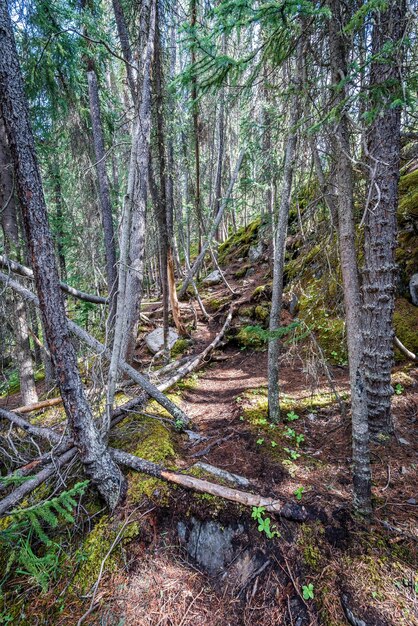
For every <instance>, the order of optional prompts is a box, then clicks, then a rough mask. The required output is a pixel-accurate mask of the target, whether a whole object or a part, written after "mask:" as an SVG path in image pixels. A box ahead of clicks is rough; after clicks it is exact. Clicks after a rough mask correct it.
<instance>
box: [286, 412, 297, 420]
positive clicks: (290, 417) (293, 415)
mask: <svg viewBox="0 0 418 626" xmlns="http://www.w3.org/2000/svg"><path fill="white" fill-rule="evenodd" d="M286 419H287V421H288V422H294V421H295V420H298V419H299V415H297V414H296V413H295V412H294V411H290V413H287V414H286Z"/></svg>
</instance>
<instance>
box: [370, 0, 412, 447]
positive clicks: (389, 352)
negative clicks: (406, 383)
mask: <svg viewBox="0 0 418 626" xmlns="http://www.w3.org/2000/svg"><path fill="white" fill-rule="evenodd" d="M405 12H406V6H405V2H404V1H403V0H401V1H399V2H390V3H389V4H388V7H387V9H386V10H385V11H381V12H378V13H376V15H375V22H374V26H373V35H372V54H373V56H374V59H373V61H372V64H371V69H370V88H369V93H370V107H371V108H372V109H373V110H376V109H377V112H376V113H375V119H374V121H373V123H372V124H371V126H370V128H369V130H368V133H367V149H368V159H367V161H368V168H369V191H368V197H367V206H366V218H365V231H364V269H363V300H364V325H363V342H364V365H365V375H366V389H367V407H368V412H369V426H370V432H371V434H372V435H373V437H375V438H376V437H378V436H379V435H380V436H381V435H389V434H390V433H391V432H392V431H393V425H392V417H391V396H392V394H393V388H392V386H391V382H390V377H391V372H392V365H393V340H394V330H393V311H394V308H395V291H396V276H397V268H396V262H395V251H396V245H397V243H396V234H397V206H398V180H399V157H400V125H401V107H400V106H393V104H392V103H393V102H394V101H395V99H396V98H398V99H399V98H400V99H402V98H403V94H402V85H401V81H402V78H401V74H400V71H401V70H400V68H401V67H402V48H399V47H397V46H399V44H400V40H401V38H402V36H403V33H404V29H405ZM388 44H390V45H391V46H395V48H394V50H395V52H394V51H393V49H392V51H391V52H386V53H385V52H384V51H383V50H384V48H385V47H387V46H388Z"/></svg>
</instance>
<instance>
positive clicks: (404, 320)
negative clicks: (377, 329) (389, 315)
mask: <svg viewBox="0 0 418 626" xmlns="http://www.w3.org/2000/svg"><path fill="white" fill-rule="evenodd" d="M393 325H394V328H395V333H396V336H397V337H398V339H399V340H400V341H401V342H402V343H403V344H404V346H405V347H406V348H408V350H411V352H414V353H415V354H416V353H417V352H418V307H416V306H414V305H413V304H411V303H410V302H408V300H406V299H405V298H398V299H397V300H396V303H395V312H394V315H393ZM395 355H396V360H398V361H402V360H405V359H406V357H404V356H403V355H402V354H401V353H400V352H399V351H398V350H396V351H395Z"/></svg>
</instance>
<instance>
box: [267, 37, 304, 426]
mask: <svg viewBox="0 0 418 626" xmlns="http://www.w3.org/2000/svg"><path fill="white" fill-rule="evenodd" d="M301 46H302V44H301V42H299V43H298V46H297V53H296V55H297V58H296V75H297V77H296V90H297V91H296V93H295V94H294V95H293V97H292V100H291V103H290V108H291V110H290V118H289V136H288V138H287V141H286V151H285V158H284V169H283V183H282V189H281V199H280V206H279V215H278V220H277V230H276V235H275V246H274V260H273V290H272V296H271V311H270V322H269V332H270V333H275V332H277V330H278V329H279V327H280V317H281V312H282V302H283V271H284V259H285V253H286V238H287V226H288V222H289V211H290V201H291V197H292V181H293V173H294V166H295V159H296V146H297V129H296V124H297V122H298V119H299V115H300V109H301V107H300V99H301V94H300V90H301V82H302V71H301V63H302V48H301ZM279 354H280V339H279V338H278V337H274V336H271V337H270V338H269V342H268V363H267V368H268V410H269V419H270V421H271V422H273V423H276V422H278V421H279V419H280V404H279Z"/></svg>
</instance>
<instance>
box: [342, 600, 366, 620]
mask: <svg viewBox="0 0 418 626" xmlns="http://www.w3.org/2000/svg"><path fill="white" fill-rule="evenodd" d="M348 603H349V598H348V597H347V596H346V595H343V596H342V598H341V604H342V605H343V609H344V613H345V615H346V618H347V621H348V622H349V623H350V624H351V625H352V626H368V624H367V623H366V622H365V621H364V620H362V619H361V618H359V617H357V615H355V614H354V613H353V610H352V609H351V608H350V607H349V606H348Z"/></svg>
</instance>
